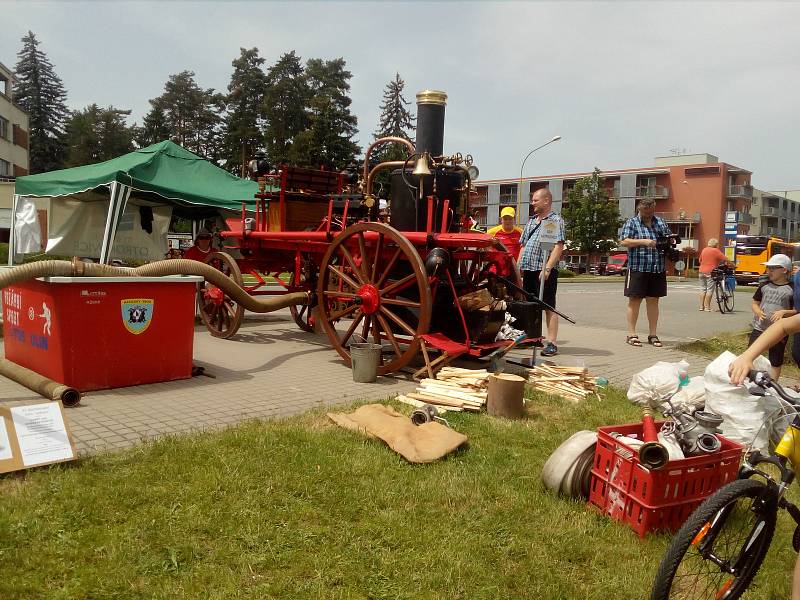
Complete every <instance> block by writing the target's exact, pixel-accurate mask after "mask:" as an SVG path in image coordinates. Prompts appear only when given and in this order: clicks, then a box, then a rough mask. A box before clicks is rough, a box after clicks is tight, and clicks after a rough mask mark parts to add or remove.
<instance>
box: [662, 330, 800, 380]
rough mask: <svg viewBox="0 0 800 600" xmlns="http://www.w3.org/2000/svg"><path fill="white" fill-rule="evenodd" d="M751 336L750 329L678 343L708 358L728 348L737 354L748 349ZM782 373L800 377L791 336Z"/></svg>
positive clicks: (680, 347)
mask: <svg viewBox="0 0 800 600" xmlns="http://www.w3.org/2000/svg"><path fill="white" fill-rule="evenodd" d="M749 336H750V332H749V331H745V332H741V331H739V332H733V333H718V334H717V335H715V336H712V337H708V338H702V339H699V340H694V341H692V342H686V343H683V344H678V346H677V349H678V350H682V351H684V352H690V353H691V354H699V355H700V356H705V357H708V358H716V357H717V356H719V355H720V354H722V353H723V352H725V351H726V350H730V351H731V352H733V353H734V354H736V355H737V356H738V355H739V354H741V353H742V352H744V351H745V350H746V349H747V342H748V338H749ZM781 375H782V376H783V375H785V376H787V377H791V378H793V379H800V369H798V368H797V366H796V365H795V364H794V361H793V360H792V338H791V336H790V337H789V343H788V344H787V345H786V359H785V361H784V363H783V369H781Z"/></svg>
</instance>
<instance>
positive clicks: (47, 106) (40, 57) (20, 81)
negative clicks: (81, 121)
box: [14, 31, 68, 173]
mask: <svg viewBox="0 0 800 600" xmlns="http://www.w3.org/2000/svg"><path fill="white" fill-rule="evenodd" d="M17 57H18V59H19V60H18V62H17V65H16V67H15V77H16V80H17V83H16V86H15V88H14V101H15V102H16V103H17V104H19V106H20V107H22V109H23V110H25V112H27V113H28V119H29V122H30V129H29V137H28V139H29V143H30V169H29V170H30V172H31V173H42V172H46V171H52V170H54V169H60V168H61V167H62V166H63V163H64V157H65V144H64V136H65V126H66V121H67V117H68V111H67V106H66V100H67V92H66V91H65V90H64V85H63V83H62V82H61V79H60V78H59V77H58V75H56V73H55V69H54V68H53V65H52V63H51V62H50V61H49V60H48V58H47V56H46V55H45V53H44V52H43V51H41V50H40V49H39V41H38V40H37V39H36V36H35V35H34V34H33V32H32V31H28V35H26V36H25V37H23V38H22V50H21V51H20V52H19V53H18V54H17Z"/></svg>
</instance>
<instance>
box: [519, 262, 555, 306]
mask: <svg viewBox="0 0 800 600" xmlns="http://www.w3.org/2000/svg"><path fill="white" fill-rule="evenodd" d="M540 273H541V271H523V272H522V287H523V288H524V289H525V291H526V292H528V293H530V294H533V295H534V296H536V297H537V298H538V297H539V285H540V284H539V274H540ZM557 289H558V269H553V270H552V271H550V275H549V276H548V277H547V279H546V280H545V282H544V298H542V300H543V301H544V302H545V303H546V304H549V305H550V306H552V307H553V308H555V307H556V290H557Z"/></svg>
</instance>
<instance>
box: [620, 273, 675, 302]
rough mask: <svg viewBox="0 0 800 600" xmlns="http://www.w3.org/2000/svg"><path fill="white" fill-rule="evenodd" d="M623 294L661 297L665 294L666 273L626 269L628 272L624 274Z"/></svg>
mask: <svg viewBox="0 0 800 600" xmlns="http://www.w3.org/2000/svg"><path fill="white" fill-rule="evenodd" d="M625 295H626V296H627V297H628V298H662V297H664V296H666V295H667V274H666V273H643V272H642V271H631V270H630V269H628V274H627V275H625Z"/></svg>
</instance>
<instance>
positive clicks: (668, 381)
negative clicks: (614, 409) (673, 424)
mask: <svg viewBox="0 0 800 600" xmlns="http://www.w3.org/2000/svg"><path fill="white" fill-rule="evenodd" d="M681 362H683V361H681ZM679 365H681V363H669V362H663V361H659V362H657V363H656V364H654V365H653V366H652V367H647V368H646V369H645V370H643V371H639V372H638V373H636V375H634V376H633V377H632V378H631V385H630V386H629V387H628V400H630V401H631V402H633V403H634V404H641V405H642V406H651V407H652V408H659V407H660V406H661V398H663V397H664V396H669V395H670V394H674V393H675V392H676V391H677V390H678V385H679V383H680V375H679V373H680V368H681V367H680V366H679Z"/></svg>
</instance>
